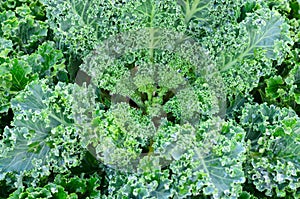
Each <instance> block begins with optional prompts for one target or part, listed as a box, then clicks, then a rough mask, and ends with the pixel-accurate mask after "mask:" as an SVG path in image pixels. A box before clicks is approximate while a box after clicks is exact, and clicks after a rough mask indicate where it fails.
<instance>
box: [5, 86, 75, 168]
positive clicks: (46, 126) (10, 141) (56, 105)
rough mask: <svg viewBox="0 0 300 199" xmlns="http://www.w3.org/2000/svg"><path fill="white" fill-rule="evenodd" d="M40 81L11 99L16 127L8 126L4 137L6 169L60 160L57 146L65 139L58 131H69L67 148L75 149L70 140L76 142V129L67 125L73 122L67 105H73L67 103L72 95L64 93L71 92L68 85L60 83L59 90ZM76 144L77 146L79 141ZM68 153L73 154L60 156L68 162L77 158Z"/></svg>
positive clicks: (67, 133) (66, 142) (67, 132)
mask: <svg viewBox="0 0 300 199" xmlns="http://www.w3.org/2000/svg"><path fill="white" fill-rule="evenodd" d="M40 83H41V84H38V83H37V82H33V83H31V84H30V85H29V86H28V87H27V89H26V90H25V91H23V92H21V93H20V94H19V95H17V96H16V97H15V98H14V99H12V101H11V104H12V109H13V111H14V114H15V117H14V120H13V122H12V124H13V126H14V127H13V128H10V129H9V128H8V127H7V128H5V132H4V139H3V140H1V141H0V142H1V149H2V151H3V153H2V154H1V158H0V159H1V161H0V162H1V163H0V170H1V171H2V172H11V171H16V172H21V171H29V170H32V169H35V168H36V167H39V166H41V165H44V164H47V163H49V161H57V160H56V159H57V158H56V157H55V154H57V153H59V152H57V151H56V150H57V148H54V146H56V145H59V144H61V142H62V141H63V140H61V137H60V136H59V135H57V133H58V132H60V133H61V135H64V134H66V135H64V136H65V137H64V138H65V139H67V140H64V142H65V143H64V145H65V146H66V148H68V149H67V150H73V149H72V147H70V146H69V145H68V143H69V144H70V142H71V143H72V145H74V141H73V140H72V138H71V137H72V136H73V135H72V134H74V130H72V129H71V128H67V127H68V126H70V125H71V124H72V123H73V122H72V120H71V119H69V118H68V117H69V114H70V110H69V109H71V107H69V108H67V107H68V106H70V105H68V104H67V103H68V102H70V101H69V100H70V98H68V97H69V95H67V96H64V95H65V94H63V93H64V92H65V91H67V92H68V89H67V90H64V89H65V87H63V85H57V87H56V88H55V90H52V89H50V88H49V87H48V86H46V85H45V84H44V83H43V82H40ZM63 97H65V98H63ZM59 100H62V101H59ZM61 125H63V126H65V129H61V128H60V126H61ZM73 139H74V138H73ZM75 139H76V138H75ZM67 145H68V146H67ZM56 147H57V146H56ZM73 147H76V144H75V145H74V146H73ZM51 148H52V149H51ZM68 155H70V156H71V154H66V155H64V157H60V158H69V160H65V162H68V161H70V162H74V163H76V162H77V161H74V160H73V159H71V158H70V157H68ZM46 159H47V160H46ZM57 164H58V163H57ZM58 165H59V164H58ZM58 165H57V166H58ZM49 169H50V168H49Z"/></svg>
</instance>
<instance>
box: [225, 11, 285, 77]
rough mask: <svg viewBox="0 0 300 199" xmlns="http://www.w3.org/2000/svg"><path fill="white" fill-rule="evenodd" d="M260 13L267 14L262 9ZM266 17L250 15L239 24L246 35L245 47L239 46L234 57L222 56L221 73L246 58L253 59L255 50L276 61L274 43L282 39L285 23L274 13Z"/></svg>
mask: <svg viewBox="0 0 300 199" xmlns="http://www.w3.org/2000/svg"><path fill="white" fill-rule="evenodd" d="M260 12H261V13H260V14H261V15H263V12H266V13H268V11H267V10H264V9H262V10H260ZM268 15H269V16H268ZM268 15H267V18H257V17H255V15H253V16H251V15H250V16H248V18H246V21H245V22H244V23H242V24H241V25H242V28H245V29H246V32H247V34H248V39H247V41H246V43H245V44H246V45H244V44H241V45H242V46H243V48H242V49H239V50H240V51H239V52H238V53H237V54H236V55H234V56H232V57H226V55H225V56H224V58H223V62H222V66H221V70H222V71H226V70H228V69H230V68H231V67H233V66H235V65H237V64H238V62H240V61H242V60H243V59H245V58H247V57H253V56H254V54H255V50H257V49H261V50H263V52H264V54H265V56H266V57H267V58H269V59H276V56H275V53H274V51H273V50H274V47H275V41H276V40H280V39H282V27H283V26H284V25H285V23H284V20H283V18H282V17H281V16H280V15H279V14H278V13H276V12H271V13H270V14H268Z"/></svg>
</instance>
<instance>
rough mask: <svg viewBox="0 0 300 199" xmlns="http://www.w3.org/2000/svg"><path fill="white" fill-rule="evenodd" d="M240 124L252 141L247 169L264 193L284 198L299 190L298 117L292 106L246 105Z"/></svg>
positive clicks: (299, 139) (299, 130)
mask: <svg viewBox="0 0 300 199" xmlns="http://www.w3.org/2000/svg"><path fill="white" fill-rule="evenodd" d="M244 110H245V111H244V112H243V115H242V118H241V124H242V125H243V126H245V128H246V130H247V138H248V139H249V140H250V141H251V149H250V153H249V159H247V165H246V167H245V168H246V170H247V174H248V176H249V178H248V179H249V180H250V182H252V183H253V184H254V185H255V186H256V188H257V189H258V190H259V191H261V192H263V191H264V192H265V194H266V195H267V196H275V195H276V196H277V197H285V196H286V195H287V194H288V193H289V192H295V191H296V190H297V189H299V187H300V185H299V183H298V181H299V175H298V173H299V171H300V162H299V156H300V118H299V117H298V116H297V115H296V113H295V112H294V111H293V110H291V109H286V108H283V109H280V108H277V107H275V106H273V105H271V106H267V105H266V104H261V105H258V104H255V105H249V104H248V105H247V106H246V107H245V109H244Z"/></svg>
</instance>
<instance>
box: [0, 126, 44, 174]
mask: <svg viewBox="0 0 300 199" xmlns="http://www.w3.org/2000/svg"><path fill="white" fill-rule="evenodd" d="M4 134H5V135H6V136H12V137H15V140H14V145H15V147H14V149H13V150H10V151H7V152H4V153H2V154H1V156H0V160H1V163H0V170H1V171H2V172H7V171H17V172H20V171H26V170H30V169H32V168H33V167H34V166H33V164H32V161H33V160H34V159H40V160H42V161H43V163H45V162H44V161H45V159H44V158H45V156H46V154H47V153H48V152H49V147H48V146H47V145H46V143H45V142H43V140H44V139H45V138H46V136H47V134H44V133H43V134H42V133H40V134H36V135H35V137H34V138H33V139H31V140H29V139H28V138H26V137H25V136H27V135H28V134H30V133H29V130H28V129H26V128H15V129H8V128H5V131H4ZM10 139H12V138H10ZM33 141H36V142H39V143H38V144H37V145H36V146H29V145H28V143H30V142H33ZM37 147H38V148H39V150H37ZM2 150H4V151H6V149H5V148H4V149H3V148H2ZM30 150H32V151H30Z"/></svg>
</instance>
